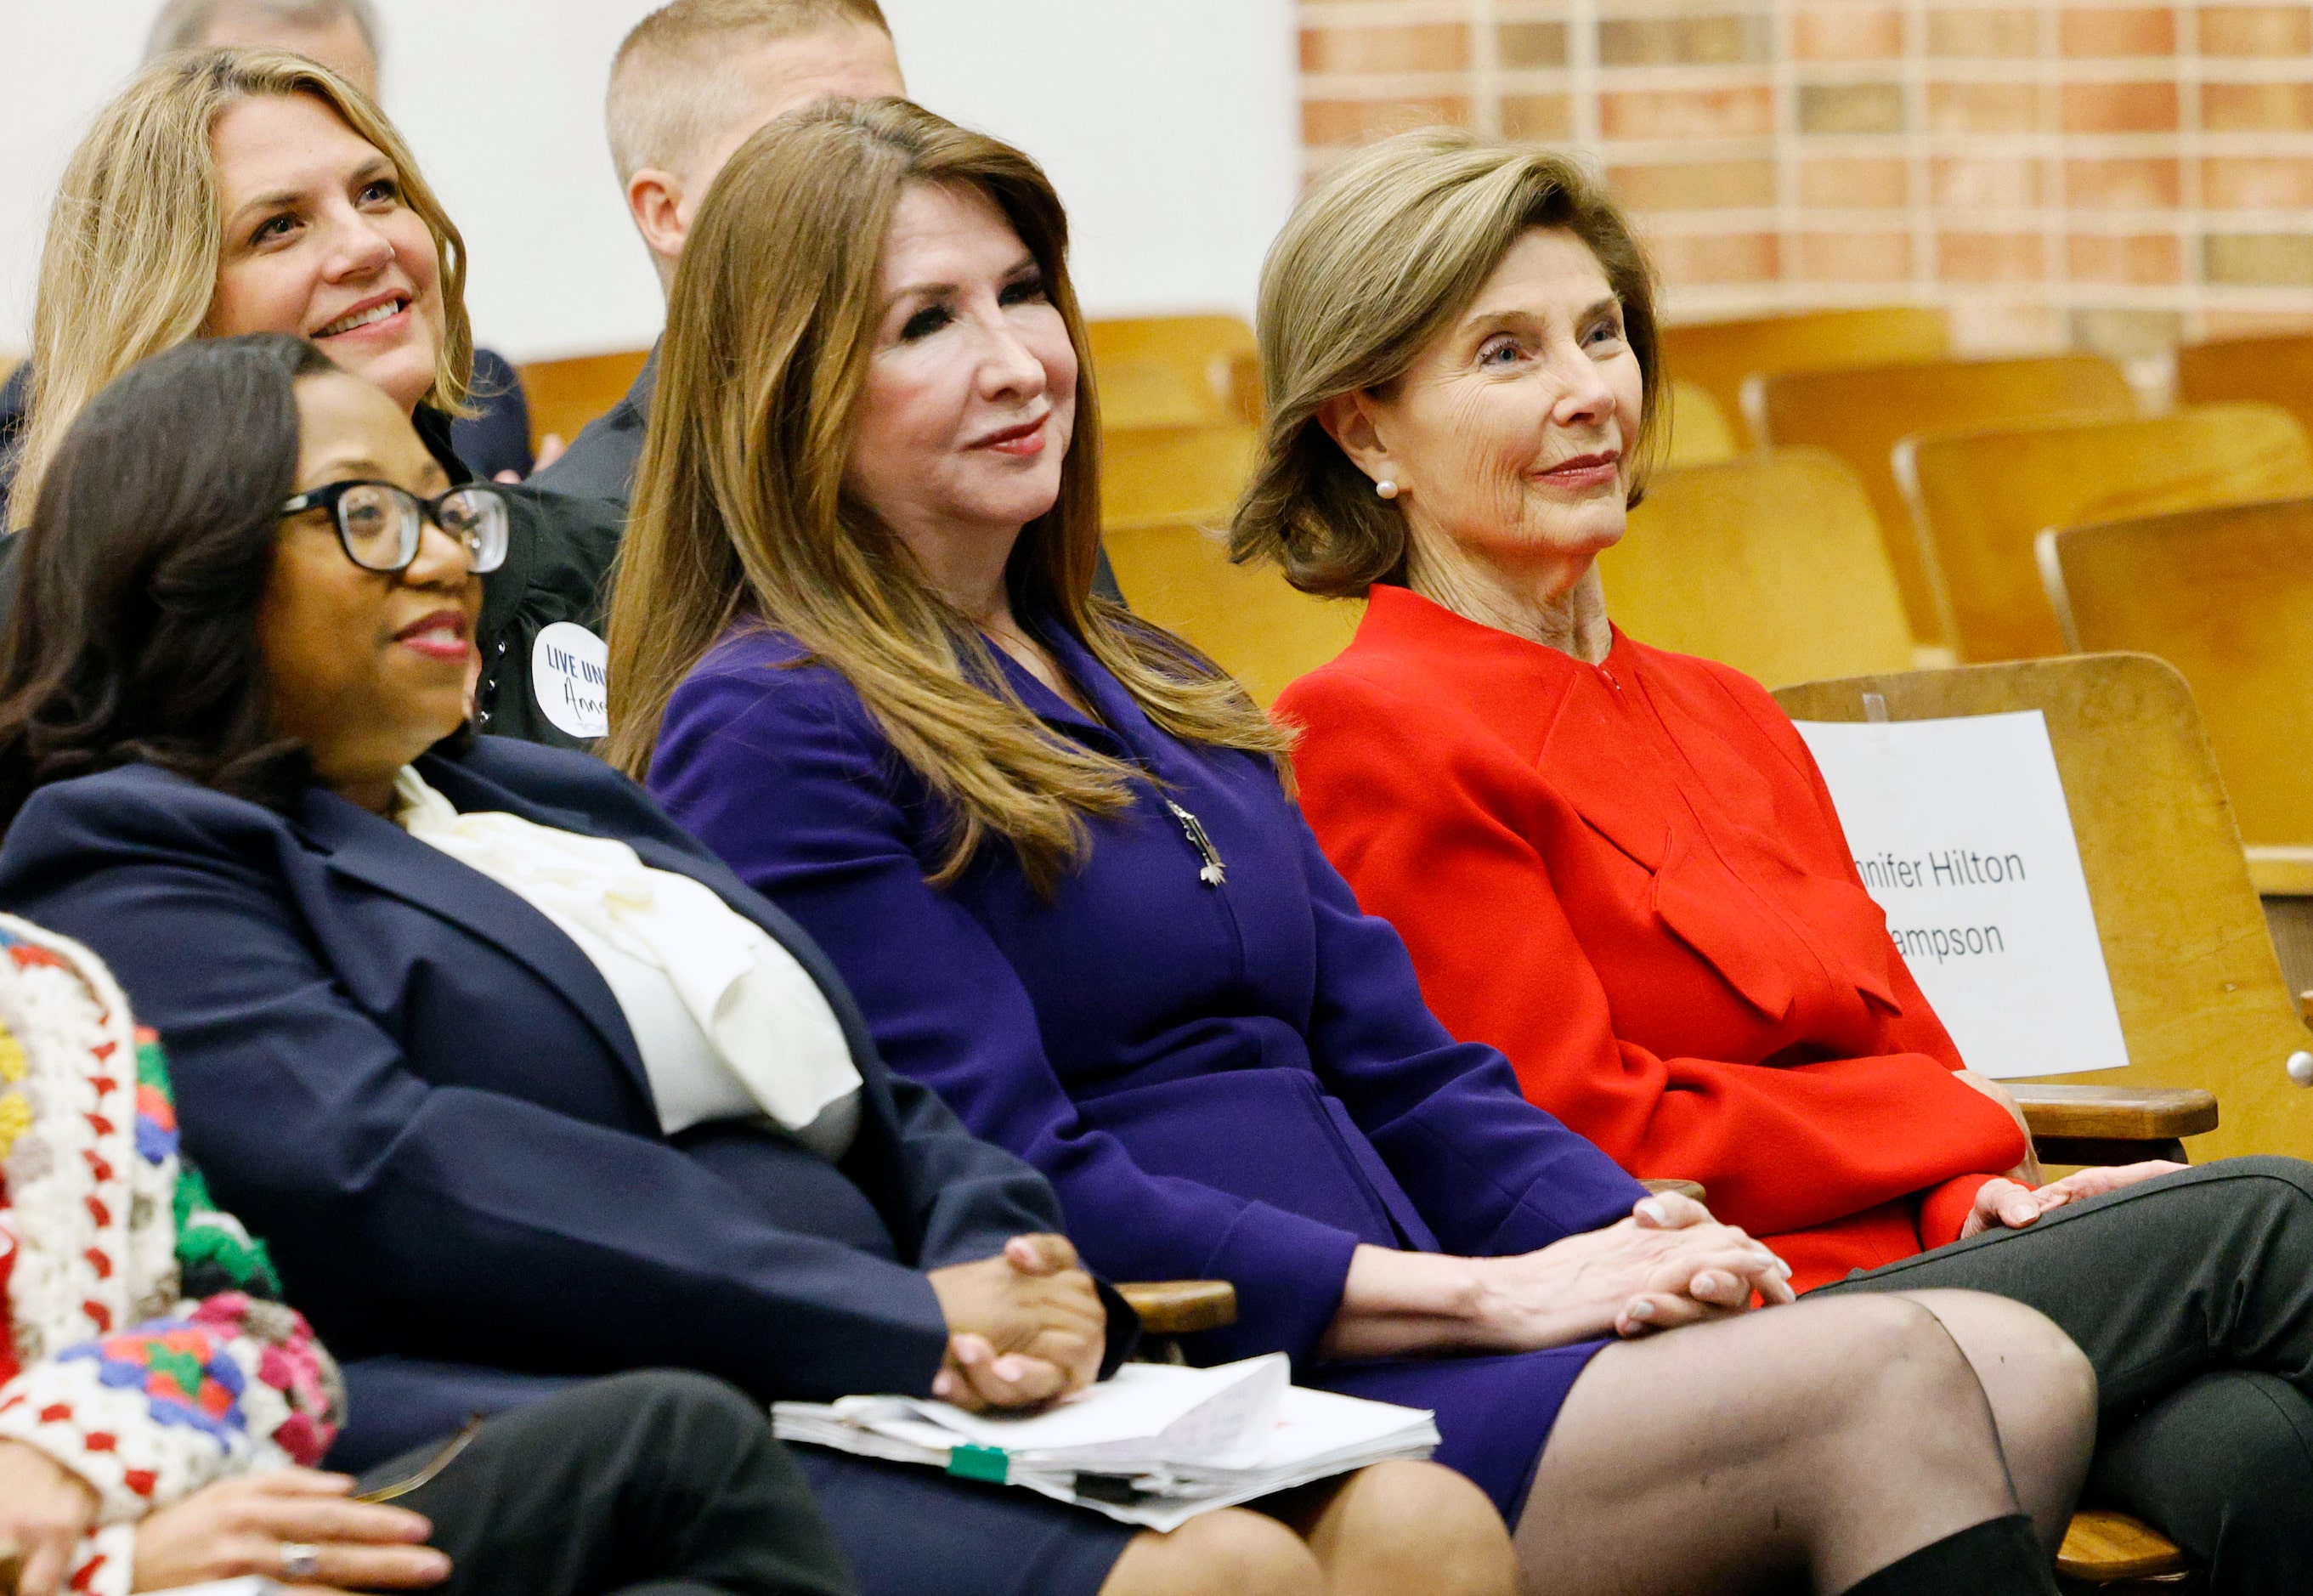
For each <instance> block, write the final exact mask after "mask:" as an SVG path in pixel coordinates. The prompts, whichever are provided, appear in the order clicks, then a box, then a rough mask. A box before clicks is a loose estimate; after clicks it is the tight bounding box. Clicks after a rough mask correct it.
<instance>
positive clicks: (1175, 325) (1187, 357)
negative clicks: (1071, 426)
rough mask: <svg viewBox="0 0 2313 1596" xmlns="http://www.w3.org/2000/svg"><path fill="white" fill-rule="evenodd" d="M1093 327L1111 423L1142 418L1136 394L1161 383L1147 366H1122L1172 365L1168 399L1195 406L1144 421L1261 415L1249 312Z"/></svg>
mask: <svg viewBox="0 0 2313 1596" xmlns="http://www.w3.org/2000/svg"><path fill="white" fill-rule="evenodd" d="M1086 332H1087V333H1088V335H1089V336H1090V339H1091V341H1092V358H1093V366H1094V369H1095V371H1097V372H1098V373H1099V376H1100V397H1101V419H1102V422H1103V423H1104V425H1105V426H1111V427H1113V426H1120V425H1124V426H1130V425H1134V424H1136V422H1135V410H1134V404H1135V401H1136V397H1137V392H1138V391H1139V390H1144V389H1147V388H1148V387H1149V386H1150V385H1152V384H1154V383H1155V382H1156V379H1154V378H1152V377H1150V376H1148V375H1146V373H1145V371H1143V372H1132V371H1127V372H1124V373H1120V372H1119V371H1118V370H1117V367H1119V366H1128V367H1142V368H1146V367H1152V366H1154V367H1163V368H1165V369H1167V370H1169V371H1170V372H1171V373H1172V374H1173V383H1172V384H1169V385H1168V386H1167V389H1166V392H1168V394H1169V396H1170V398H1169V402H1174V403H1178V402H1185V403H1187V404H1189V405H1190V406H1192V410H1191V411H1190V413H1188V414H1186V415H1184V416H1182V417H1181V418H1180V419H1177V420H1172V419H1156V418H1152V419H1150V420H1148V421H1147V422H1142V423H1139V424H1140V425H1150V426H1156V425H1168V426H1177V425H1194V424H1199V423H1218V422H1227V421H1239V422H1244V423H1245V424H1247V425H1253V424H1257V423H1259V421H1260V420H1261V417H1262V401H1261V357H1260V353H1259V350H1258V348H1257V346H1256V345H1255V343H1254V341H1253V329H1252V328H1251V327H1250V326H1248V325H1246V323H1245V322H1244V319H1243V318H1242V317H1239V316H1225V315H1206V316H1133V317H1119V318H1116V319H1113V320H1108V321H1099V322H1090V323H1088V324H1087V325H1086Z"/></svg>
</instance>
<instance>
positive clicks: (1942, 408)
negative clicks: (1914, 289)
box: [1743, 355, 2137, 665]
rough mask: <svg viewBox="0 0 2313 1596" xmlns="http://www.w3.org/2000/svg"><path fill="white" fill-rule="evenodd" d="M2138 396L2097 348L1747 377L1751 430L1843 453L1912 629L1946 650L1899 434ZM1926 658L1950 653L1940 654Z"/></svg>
mask: <svg viewBox="0 0 2313 1596" xmlns="http://www.w3.org/2000/svg"><path fill="white" fill-rule="evenodd" d="M2136 409H2137V407H2136V397H2135V394H2134V393H2133V392H2132V391H2131V390H2130V388H2129V385H2128V378H2127V377H2126V376H2125V375H2123V374H2122V372H2121V369H2120V367H2119V366H2117V365H2115V364H2114V363H2113V362H2112V361H2110V360H2107V359H2106V358H2104V357H2102V356H2100V355H2041V356H2033V357H2027V358H2023V359H2017V360H1922V361H1913V362H1911V363H1908V364H1905V365H1900V366H1847V367H1840V368H1826V369H1822V370H1815V371H1787V372H1777V373H1759V374H1755V375H1753V376H1752V377H1750V378H1749V379H1748V381H1747V382H1746V384H1744V388H1743V410H1744V415H1745V417H1746V419H1748V421H1749V422H1750V426H1751V430H1752V433H1753V434H1754V435H1755V436H1757V437H1758V438H1759V439H1760V440H1761V441H1762V442H1763V443H1764V444H1766V445H1768V446H1769V447H1771V448H1786V447H1789V446H1790V445H1795V444H1813V445H1817V446H1818V447H1821V448H1825V449H1829V450H1830V451H1831V452H1832V453H1833V454H1836V455H1838V456H1839V457H1840V458H1841V459H1842V460H1844V461H1845V462H1847V464H1848V467H1849V469H1850V470H1851V471H1853V472H1855V475H1856V478H1857V480H1858V481H1860V482H1862V484H1863V490H1864V492H1865V493H1866V494H1867V495H1869V498H1870V500H1871V509H1872V513H1873V514H1874V515H1876V516H1878V519H1879V532H1880V535H1881V536H1882V537H1884V538H1885V539H1886V542H1887V558H1888V560H1889V561H1890V562H1891V563H1892V564H1893V565H1894V566H1895V585H1896V586H1897V587H1899V588H1900V589H1901V590H1902V591H1903V595H1904V616H1905V617H1906V618H1907V619H1908V620H1909V621H1910V622H1911V626H1912V636H1913V638H1914V639H1918V641H1919V643H1920V644H1921V645H1922V647H1924V648H1941V649H1945V650H1948V648H1949V646H1950V645H1949V643H1948V635H1949V628H1948V622H1947V621H1946V618H1945V614H1944V608H1945V601H1944V595H1943V590H1942V585H1941V583H1940V581H1939V578H1938V574H1937V572H1936V569H1935V566H1934V563H1933V561H1932V560H1930V558H1929V556H1928V553H1927V551H1926V550H1925V548H1924V547H1923V546H1922V542H1921V538H1920V534H1919V532H1918V530H1917V529H1916V528H1914V527H1913V525H1912V510H1911V507H1910V506H1909V505H1907V504H1905V503H1904V492H1903V489H1901V488H1899V487H1898V486H1897V485H1896V482H1895V445H1896V444H1898V443H1899V442H1901V441H1902V440H1903V439H1904V438H1906V437H1909V436H1912V435H1913V433H1920V432H1949V431H1954V430H1957V429H1960V428H1982V427H1989V426H1993V425H1997V424H2000V423H2003V422H2009V421H2039V420H2051V419H2057V418H2060V417H2061V418H2067V419H2080V418H2088V417H2111V416H2133V415H2134V414H2136ZM1917 663H1919V664H1922V665H1928V664H1938V665H1948V664H1949V663H1951V661H1950V658H1949V657H1948V653H1947V654H1946V655H1945V656H1944V657H1937V658H1933V659H1928V658H1922V659H1921V660H1919V661H1918V662H1917Z"/></svg>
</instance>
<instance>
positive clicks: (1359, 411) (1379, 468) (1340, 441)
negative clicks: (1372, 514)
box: [1317, 388, 1397, 482]
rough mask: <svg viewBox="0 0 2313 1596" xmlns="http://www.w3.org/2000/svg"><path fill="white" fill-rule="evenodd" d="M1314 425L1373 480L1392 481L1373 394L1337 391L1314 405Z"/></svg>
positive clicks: (1394, 477) (1392, 468) (1393, 471)
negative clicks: (1316, 405)
mask: <svg viewBox="0 0 2313 1596" xmlns="http://www.w3.org/2000/svg"><path fill="white" fill-rule="evenodd" d="M1317 425H1318V426H1320V427H1322V428H1324V429H1325V436H1328V437H1330V438H1332V440H1333V442H1334V443H1336V444H1337V445H1340V446H1341V453H1342V454H1347V455H1348V456H1349V457H1350V463H1351V464H1353V465H1355V466H1356V467H1357V468H1358V469H1359V471H1361V472H1365V473H1366V475H1368V476H1369V477H1371V478H1372V479H1373V480H1374V481H1376V482H1385V481H1396V480H1397V470H1396V468H1395V466H1394V465H1393V464H1392V463H1391V459H1390V453H1389V447H1388V445H1385V444H1384V443H1383V442H1382V439H1381V418H1380V417H1379V415H1377V414H1376V410H1375V405H1374V398H1373V395H1372V394H1371V393H1369V392H1367V391H1366V390H1364V389H1362V388H1356V389H1352V390H1350V392H1347V393H1336V394H1334V395H1333V397H1332V398H1331V399H1329V400H1327V401H1325V402H1324V403H1323V404H1321V405H1319V406H1318V407H1317Z"/></svg>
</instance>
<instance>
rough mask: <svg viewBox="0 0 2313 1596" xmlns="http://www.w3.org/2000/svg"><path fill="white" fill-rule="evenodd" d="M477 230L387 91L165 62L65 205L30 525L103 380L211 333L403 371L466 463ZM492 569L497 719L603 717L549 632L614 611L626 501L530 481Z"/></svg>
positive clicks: (70, 174)
mask: <svg viewBox="0 0 2313 1596" xmlns="http://www.w3.org/2000/svg"><path fill="white" fill-rule="evenodd" d="M465 282H466V256H465V245H464V242H463V241H462V239H461V237H460V235H459V233H458V229H457V227H456V225H454V224H453V223H452V221H451V220H450V217H449V216H448V214H447V213H446V212H444V210H443V208H442V205H441V202H440V200H439V199H437V198H435V194H434V190H432V188H431V187H429V186H428V185H427V181H426V179H425V175H424V174H423V173H422V172H419V170H418V163H417V161H416V159H415V158H414V157H413V156H412V155H411V154H410V153H409V147H408V146H407V145H405V144H404V143H403V142H402V139H401V136H400V134H399V133H398V132H396V131H395V129H394V128H393V125H392V123H391V122H389V121H388V120H387V119H386V118H385V115H384V113H383V112H382V111H380V110H378V109H377V107H376V106H375V105H374V104H373V103H372V102H371V101H370V99H369V97H368V96H367V95H365V94H364V93H362V92H361V91H360V90H359V89H357V88H356V87H355V86H354V85H353V84H349V83H347V81H346V80H345V79H343V78H341V77H339V76H338V75H336V74H334V73H332V72H330V70H328V69H327V68H326V67H323V66H318V65H316V64H315V63H313V62H312V61H308V60H306V59H305V58H303V57H300V56H294V55H290V54H288V53H286V51H281V50H263V49H223V50H210V51H206V52H203V53H201V54H198V55H191V56H177V57H168V58H166V59H164V60H163V61H160V62H158V63H156V64H155V65H154V66H150V67H148V68H146V69H145V71H144V72H143V73H142V74H140V75H138V76H137V77H136V80H135V81H134V82H132V83H131V84H129V85H128V88H127V89H125V90H123V91H122V92H121V93H120V94H119V96H118V97H116V98H115V99H114V100H113V101H112V102H111V103H110V105H108V106H106V107H105V109H104V110H102V111H101V113H99V115H98V117H97V119H96V122H95V125H94V126H93V127H92V128H90V130H89V132H88V134H87V135H86V136H85V137H84V138H83V139H82V140H81V143H80V146H79V147H78V148H77V149H76V150H75V152H74V153H73V156H72V160H71V163H69V164H68V165H67V166H66V170H65V176H64V181H63V184H62V186H61V189H60V190H59V192H58V194H57V201H56V206H55V208H54V209H53V211H52V212H51V213H50V216H49V222H48V241H47V245H46V249H45V251H44V253H43V255H42V257H41V262H40V293H39V297H38V300H37V302H36V304H35V305H34V309H33V318H32V360H31V367H32V381H31V419H30V422H29V424H28V426H27V428H26V431H25V434H24V436H23V438H22V443H21V445H20V447H19V450H18V452H17V453H16V454H15V455H14V456H13V476H14V481H13V485H10V484H8V483H7V482H6V481H5V480H4V479H5V477H6V474H7V473H6V468H5V467H4V466H0V489H4V490H5V491H6V492H7V496H8V498H7V516H8V525H9V526H10V528H11V529H13V528H15V527H19V526H22V525H23V524H24V523H25V522H26V521H28V520H30V519H31V513H32V506H33V503H34V502H35V501H36V499H37V498H38V497H39V494H40V483H41V481H42V479H43V478H44V477H45V476H46V475H47V474H48V467H49V464H50V463H51V462H52V461H53V460H54V458H55V455H56V452H57V448H58V447H59V446H60V445H61V444H62V442H63V439H64V436H65V434H66V431H67V430H69V429H70V428H71V426H72V424H73V421H74V419H75V418H76V417H78V416H79V414H80V412H81V410H82V409H83V408H84V406H85V405H86V404H87V403H88V401H89V400H90V399H91V398H92V396H93V395H94V394H95V393H96V392H97V391H98V390H100V389H101V388H102V387H104V386H105V384H108V383H110V382H111V381H112V380H113V378H115V377H117V376H119V375H120V374H121V373H122V372H124V371H126V370H128V368H129V367H130V366H134V365H136V363H137V362H138V361H139V360H142V359H144V358H145V357H147V356H150V355H154V354H156V353H158V352H159V351H161V350H163V349H166V348H171V346H173V345H176V344H180V343H182V342H184V341H185V340H186V339H191V338H224V337H231V336H233V335H234V334H236V333H245V332H287V333H295V334H296V335H297V336H299V337H302V338H307V339H312V341H313V342H314V343H315V344H316V345H318V346H319V347H320V348H321V349H322V350H323V351H324V352H325V353H327V354H328V355H329V357H330V359H331V360H332V361H334V362H335V363H336V364H337V365H338V366H339V367H340V368H342V369H344V370H346V371H349V372H351V373H353V374H354V375H356V376H359V377H363V378H365V379H367V380H368V381H369V382H371V383H373V384H375V385H376V386H377V387H379V388H381V389H383V390H384V392H385V393H386V395H387V396H388V397H389V398H391V400H392V401H393V402H394V404H395V406H396V407H397V408H399V409H400V410H401V412H402V413H403V414H404V415H406V416H409V418H410V419H411V420H412V422H413V424H414V425H415V426H416V427H417V428H418V435H419V436H421V437H422V438H424V439H425V441H426V445H427V449H428V450H429V451H430V452H431V453H432V454H433V455H434V457H435V460H436V461H438V462H439V463H441V464H442V466H443V469H444V471H445V472H448V473H449V475H450V477H451V479H452V480H453V481H470V480H471V478H472V476H473V473H472V472H471V471H469V470H468V469H467V467H466V465H465V464H464V463H463V462H462V461H460V460H459V458H458V456H457V454H456V451H455V450H454V449H453V447H452V445H451V441H450V422H451V419H452V418H453V417H454V416H456V415H458V414H460V413H462V411H463V410H464V409H465V401H466V398H467V393H468V389H469V386H470V384H471V380H472V375H473V364H474V340H473V331H472V328H471V324H470V323H469V322H468V319H467V314H466V303H465ZM506 502H507V505H508V507H509V512H510V514H511V516H512V517H513V525H512V528H511V533H510V537H511V544H510V548H509V551H508V555H507V560H506V567H505V569H503V570H502V571H500V572H498V573H497V574H495V575H493V576H492V578H490V580H489V582H488V599H487V602H486V604H485V605H484V608H483V613H482V620H481V627H480V630H479V634H478V637H477V639H476V640H477V641H478V643H479V646H480V648H479V656H478V660H479V670H478V674H477V678H476V680H475V682H474V683H473V691H474V693H475V710H476V714H475V719H476V721H477V722H478V723H479V725H480V726H481V727H482V728H483V729H484V730H486V731H490V732H495V733H497V734H500V735H502V736H520V737H525V738H528V739H531V740H532V741H538V742H546V743H559V744H565V745H573V744H584V743H585V742H586V741H588V740H589V739H591V738H592V737H593V736H595V735H598V734H599V733H600V731H601V729H602V728H601V727H599V726H594V725H589V724H587V723H586V722H585V719H584V718H583V717H576V716H574V715H572V714H571V713H569V712H568V711H567V710H565V709H564V707H563V704H562V701H560V700H559V699H558V697H556V696H555V695H554V694H553V693H552V692H544V693H541V692H540V691H539V690H538V684H534V683H532V652H533V648H534V644H535V640H536V639H537V635H538V633H539V632H540V631H541V630H544V629H545V628H547V627H549V626H550V625H553V624H555V623H556V622H575V623H577V624H581V625H585V624H598V622H597V620H596V615H595V611H596V606H597V604H598V600H599V589H600V587H601V585H602V581H603V580H604V578H605V574H606V573H607V571H608V569H609V567H610V562H611V557H612V556H613V555H614V554H615V553H616V551H617V548H618V534H619V530H620V516H619V515H618V512H617V510H616V509H615V507H610V506H606V505H600V504H597V503H595V502H594V501H591V500H584V499H576V498H563V497H561V496H558V495H555V494H546V493H540V492H538V491H536V490H535V489H527V488H513V489H508V490H507V492H506Z"/></svg>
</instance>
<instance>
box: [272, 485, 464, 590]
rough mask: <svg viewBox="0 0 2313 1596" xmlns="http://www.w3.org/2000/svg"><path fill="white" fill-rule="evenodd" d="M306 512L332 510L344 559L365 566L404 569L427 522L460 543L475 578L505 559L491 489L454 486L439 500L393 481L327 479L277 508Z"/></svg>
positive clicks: (414, 555) (292, 513)
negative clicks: (343, 548)
mask: <svg viewBox="0 0 2313 1596" xmlns="http://www.w3.org/2000/svg"><path fill="white" fill-rule="evenodd" d="M307 510H327V511H329V512H330V516H331V517H332V518H333V519H334V520H335V521H336V522H337V524H338V542H340V543H342V544H344V545H345V550H346V558H347V559H348V560H352V561H353V562H354V563H355V564H356V565H357V566H359V567H361V568H362V569H364V570H370V571H384V572H386V573H388V574H391V573H394V572H397V571H406V570H408V569H409V566H410V562H411V561H413V560H416V559H417V558H418V541H419V540H420V539H421V538H422V537H423V536H424V535H425V531H426V523H427V522H428V521H431V522H432V523H434V525H436V526H438V527H440V528H441V529H442V530H443V531H444V532H446V533H449V534H450V535H451V536H452V537H453V538H455V539H457V540H458V542H460V543H462V544H463V545H464V547H465V551H466V566H467V569H470V570H471V571H472V572H473V573H474V574H475V575H476V576H481V575H483V574H484V573H486V572H488V571H494V570H496V569H498V567H500V566H502V565H504V564H505V563H506V523H507V519H508V512H507V509H506V495H504V494H503V493H500V492H498V491H497V489H493V488H479V487H470V488H453V489H450V491H449V492H447V493H444V494H443V495H441V496H440V497H439V498H418V495H416V494H415V493H412V492H410V491H409V489H406V488H397V487H395V486H394V485H393V484H392V483H391V482H365V481H353V482H331V483H330V485H329V486H328V487H326V488H315V489H311V490H310V491H308V492H304V493H300V494H299V495H297V497H296V498H292V499H289V500H286V502H284V503H283V505H282V507H281V513H282V514H283V515H284V516H302V515H303V514H304V513H305V512H306V511H307Z"/></svg>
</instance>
